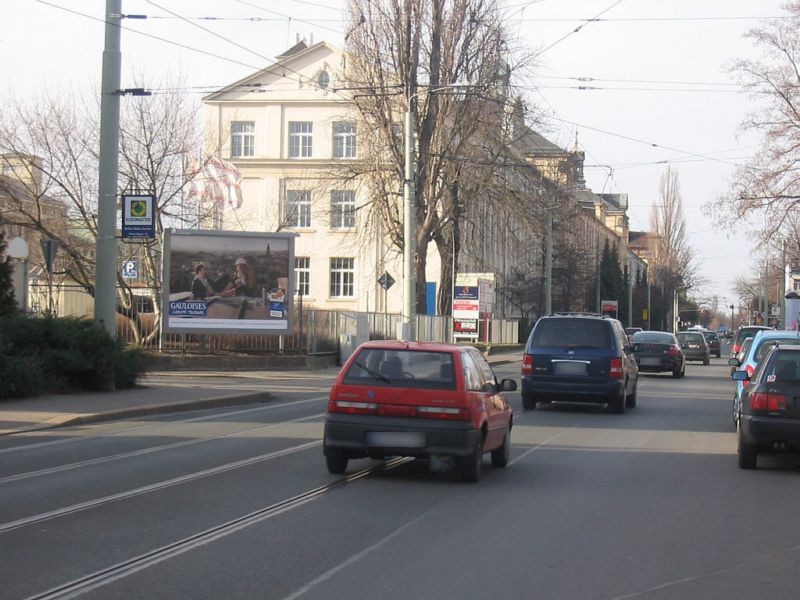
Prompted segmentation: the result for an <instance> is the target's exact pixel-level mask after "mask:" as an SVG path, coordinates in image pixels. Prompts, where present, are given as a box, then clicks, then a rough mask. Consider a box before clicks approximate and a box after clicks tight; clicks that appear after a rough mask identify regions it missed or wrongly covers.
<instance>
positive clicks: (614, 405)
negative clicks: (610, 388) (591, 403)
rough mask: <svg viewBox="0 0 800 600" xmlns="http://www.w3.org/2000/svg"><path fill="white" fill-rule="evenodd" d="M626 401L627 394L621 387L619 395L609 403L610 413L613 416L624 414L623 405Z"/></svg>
mask: <svg viewBox="0 0 800 600" xmlns="http://www.w3.org/2000/svg"><path fill="white" fill-rule="evenodd" d="M627 401H628V394H627V393H626V390H625V386H623V387H622V392H621V393H620V395H619V396H617V397H616V398H614V399H613V400H612V401H611V402H610V403H609V404H610V405H611V412H612V413H614V414H615V415H621V414H623V413H624V412H625V404H626V402H627Z"/></svg>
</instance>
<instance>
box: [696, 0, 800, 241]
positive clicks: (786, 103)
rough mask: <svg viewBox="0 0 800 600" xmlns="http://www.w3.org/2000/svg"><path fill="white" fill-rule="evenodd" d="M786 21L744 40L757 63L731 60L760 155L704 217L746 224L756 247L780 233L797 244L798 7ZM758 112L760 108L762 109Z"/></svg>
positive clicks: (799, 165) (791, 5) (755, 31)
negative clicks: (748, 104) (750, 101)
mask: <svg viewBox="0 0 800 600" xmlns="http://www.w3.org/2000/svg"><path fill="white" fill-rule="evenodd" d="M786 9H787V11H788V17H789V18H787V19H775V20H772V21H770V22H769V23H768V24H766V25H764V26H763V27H759V28H756V29H753V30H751V31H750V32H749V33H748V34H747V37H748V38H750V39H751V40H753V42H754V43H755V45H756V46H757V47H759V48H760V49H761V50H762V51H763V57H762V59H761V60H750V59H742V60H737V61H736V62H734V63H733V64H732V66H731V71H732V72H733V73H734V74H735V75H737V76H738V79H739V81H740V83H741V84H742V86H743V87H744V88H745V89H747V90H749V91H750V92H751V93H752V95H753V97H754V99H755V100H757V106H759V108H758V109H756V110H755V111H754V112H753V113H752V114H751V115H749V116H748V118H747V119H746V120H745V121H744V122H743V124H742V127H743V129H744V130H749V131H753V132H756V133H758V134H760V135H761V137H762V146H761V149H760V150H759V151H758V152H757V153H756V155H755V156H754V157H753V158H752V159H751V160H750V161H748V162H747V163H746V164H745V165H742V166H741V167H738V168H737V170H736V172H735V174H734V176H733V180H732V183H731V186H730V189H729V190H728V191H727V193H726V194H724V195H723V196H722V197H721V198H719V199H718V200H717V201H716V202H714V203H712V204H710V205H708V206H707V207H706V211H707V213H708V214H709V215H711V216H713V217H714V218H715V219H717V220H718V221H719V222H721V223H723V224H726V225H727V226H729V227H731V228H733V227H734V226H735V227H736V228H737V230H738V229H740V228H741V225H742V223H743V222H746V223H748V224H749V225H750V226H752V227H754V229H752V228H751V231H756V233H757V236H758V238H759V239H760V240H761V241H767V240H769V239H770V238H771V237H772V236H773V235H774V234H776V233H778V232H781V233H782V234H783V235H784V236H787V237H789V236H791V237H794V238H797V236H798V233H797V225H798V223H797V219H796V216H795V213H796V210H797V206H798V201H800V179H798V177H797V172H798V168H800V152H798V149H799V148H800V2H798V1H797V0H793V1H792V2H790V3H789V4H787V5H786ZM762 107H763V108H762Z"/></svg>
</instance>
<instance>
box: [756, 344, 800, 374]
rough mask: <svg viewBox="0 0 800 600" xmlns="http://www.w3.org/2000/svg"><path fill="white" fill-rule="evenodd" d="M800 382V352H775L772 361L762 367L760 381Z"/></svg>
mask: <svg viewBox="0 0 800 600" xmlns="http://www.w3.org/2000/svg"><path fill="white" fill-rule="evenodd" d="M799 380H800V352H797V351H788V352H786V351H784V352H781V351H780V350H777V351H776V352H775V353H774V354H773V355H772V360H770V362H769V364H767V365H765V366H764V374H763V377H762V379H761V381H767V382H773V381H779V382H780V381H794V382H797V381H799Z"/></svg>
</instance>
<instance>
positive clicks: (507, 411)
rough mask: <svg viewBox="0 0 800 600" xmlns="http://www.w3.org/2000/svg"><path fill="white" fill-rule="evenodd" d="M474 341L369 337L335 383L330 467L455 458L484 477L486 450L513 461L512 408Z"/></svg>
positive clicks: (466, 474)
mask: <svg viewBox="0 0 800 600" xmlns="http://www.w3.org/2000/svg"><path fill="white" fill-rule="evenodd" d="M516 389H517V382H516V381H514V380H513V379H503V380H502V381H500V382H498V380H497V378H496V376H495V374H494V372H493V371H492V368H491V366H489V363H488V362H486V359H485V358H484V357H483V356H482V355H481V353H480V352H478V351H477V350H476V349H475V348H472V347H468V346H453V345H448V344H432V343H423V342H400V341H374V342H367V343H365V344H362V345H361V346H359V347H358V349H356V351H355V352H354V353H353V355H352V356H351V357H350V359H349V360H348V361H347V363H346V364H345V365H344V367H342V370H341V371H340V372H339V375H338V377H337V378H336V381H335V383H334V384H333V387H332V388H331V392H330V397H329V399H328V412H327V415H326V417H325V441H324V453H325V460H326V463H327V466H328V470H329V471H330V472H331V473H337V474H340V473H344V472H345V470H346V469H347V463H348V461H349V460H350V459H351V458H365V457H371V458H377V459H381V458H384V457H386V456H413V457H418V458H434V457H442V458H453V459H455V464H456V466H457V467H458V468H459V470H460V471H461V475H462V478H463V479H464V480H465V481H477V480H478V479H479V478H480V475H481V467H482V463H483V455H484V454H485V453H487V452H491V455H492V465H493V466H495V467H505V466H507V465H508V461H509V457H510V449H511V426H512V416H511V408H510V406H509V404H508V401H507V399H506V397H505V396H504V395H503V393H502V392H504V391H506V392H510V391H514V390H516Z"/></svg>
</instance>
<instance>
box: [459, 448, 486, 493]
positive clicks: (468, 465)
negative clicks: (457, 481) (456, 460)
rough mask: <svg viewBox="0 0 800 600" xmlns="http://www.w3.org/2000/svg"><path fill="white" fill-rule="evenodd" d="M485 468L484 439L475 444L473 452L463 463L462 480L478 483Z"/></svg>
mask: <svg viewBox="0 0 800 600" xmlns="http://www.w3.org/2000/svg"><path fill="white" fill-rule="evenodd" d="M482 469H483V440H480V441H479V442H478V443H477V444H475V448H474V449H473V451H472V454H471V455H470V456H468V457H466V458H464V462H462V463H461V480H462V481H465V482H466V483H477V482H478V480H480V478H481V471H482Z"/></svg>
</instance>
